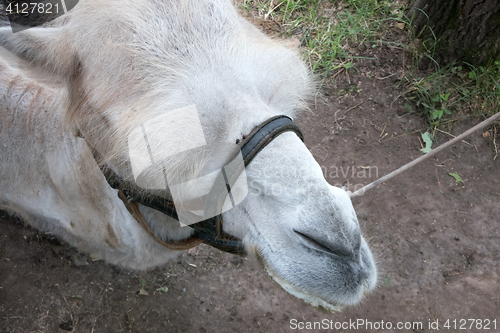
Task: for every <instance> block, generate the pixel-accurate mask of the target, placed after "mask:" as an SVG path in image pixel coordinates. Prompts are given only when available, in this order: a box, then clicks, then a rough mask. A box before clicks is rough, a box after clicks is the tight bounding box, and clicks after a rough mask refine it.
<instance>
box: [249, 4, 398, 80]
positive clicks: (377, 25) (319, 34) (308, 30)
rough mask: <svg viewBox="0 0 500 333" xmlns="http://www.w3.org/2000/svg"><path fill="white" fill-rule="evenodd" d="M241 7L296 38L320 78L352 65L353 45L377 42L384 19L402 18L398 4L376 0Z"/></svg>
mask: <svg viewBox="0 0 500 333" xmlns="http://www.w3.org/2000/svg"><path fill="white" fill-rule="evenodd" d="M243 6H244V8H245V9H246V10H248V11H254V12H257V13H258V15H259V16H260V17H263V18H265V19H268V20H273V21H274V22H276V23H278V24H279V26H280V34H281V35H282V37H294V36H295V37H298V38H299V39H300V40H301V42H302V45H304V46H305V57H306V60H307V62H308V63H309V65H310V67H311V70H312V71H313V72H314V73H316V74H318V75H319V76H320V77H323V78H326V77H327V76H328V74H330V73H331V72H332V71H337V70H340V69H349V68H351V67H353V59H355V58H356V56H355V55H354V53H355V50H356V47H357V46H359V45H362V44H367V45H368V47H376V46H377V45H380V43H381V42H380V37H381V35H382V34H383V31H384V30H385V29H386V27H387V26H388V24H387V21H389V20H393V19H398V20H399V19H401V17H402V14H401V8H400V6H399V5H397V4H395V3H393V2H388V1H377V0H349V1H325V0H323V1H321V0H253V1H250V0H246V1H244V2H243ZM364 47H366V46H364Z"/></svg>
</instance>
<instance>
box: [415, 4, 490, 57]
mask: <svg viewBox="0 0 500 333" xmlns="http://www.w3.org/2000/svg"><path fill="white" fill-rule="evenodd" d="M424 13H425V14H424ZM409 17H412V18H413V27H414V28H415V31H416V35H415V38H417V39H420V40H422V42H423V43H424V45H425V46H426V47H427V48H431V49H432V46H433V44H434V42H436V44H435V52H434V55H433V56H434V58H435V60H437V61H438V62H440V63H442V64H445V63H449V62H450V61H453V60H458V61H462V62H463V61H465V62H468V63H470V64H472V65H475V66H480V65H486V64H487V63H488V62H490V61H494V60H498V59H499V58H500V1H499V0H413V1H412V4H411V6H410V10H409ZM434 36H435V37H434Z"/></svg>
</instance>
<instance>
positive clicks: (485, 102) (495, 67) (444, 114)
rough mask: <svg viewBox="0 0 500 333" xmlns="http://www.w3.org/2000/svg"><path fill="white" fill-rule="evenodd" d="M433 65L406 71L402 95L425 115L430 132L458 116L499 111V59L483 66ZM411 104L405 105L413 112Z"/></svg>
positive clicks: (450, 122) (488, 113) (489, 113)
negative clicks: (428, 69)
mask: <svg viewBox="0 0 500 333" xmlns="http://www.w3.org/2000/svg"><path fill="white" fill-rule="evenodd" d="M435 66H436V68H435V69H433V70H431V71H421V70H418V69H416V68H414V69H413V70H411V71H408V72H407V73H406V75H405V80H406V83H405V86H406V87H405V88H406V90H405V92H404V94H403V95H404V97H405V98H406V99H407V100H408V101H410V102H414V104H415V105H416V106H417V109H418V111H420V112H422V114H423V116H424V117H426V118H427V120H428V122H429V125H430V126H431V129H432V130H433V132H435V131H436V129H441V128H443V127H444V126H445V125H448V124H452V123H453V122H454V121H456V120H457V119H460V115H462V116H464V115H465V116H466V115H470V114H472V115H475V116H480V115H483V116H489V115H493V114H495V113H497V112H500V61H493V62H491V63H490V64H489V65H487V66H484V67H483V66H481V67H474V66H472V65H470V64H467V63H465V64H463V65H457V64H456V63H451V64H449V65H447V66H445V67H438V66H437V65H435ZM410 105H411V103H407V108H408V109H409V110H410V111H413V110H412V108H411V106H410Z"/></svg>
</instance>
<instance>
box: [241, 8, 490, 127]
mask: <svg viewBox="0 0 500 333" xmlns="http://www.w3.org/2000/svg"><path fill="white" fill-rule="evenodd" d="M241 1H242V6H243V8H244V9H246V10H247V11H249V12H251V13H252V14H254V15H255V14H257V16H259V17H260V18H264V19H266V20H269V21H273V22H275V23H276V24H277V26H278V27H279V34H280V36H281V37H284V38H288V37H296V38H299V39H300V41H301V43H302V46H303V48H302V49H303V51H304V57H305V59H306V61H307V62H308V63H309V65H310V68H311V70H312V71H313V72H314V73H315V74H316V75H317V76H318V77H319V78H320V79H322V80H321V82H323V81H324V80H325V79H326V78H328V77H335V76H336V74H338V73H340V72H341V71H344V70H345V71H346V72H347V71H348V70H349V69H351V68H353V67H354V64H355V59H356V58H359V57H358V56H356V54H357V53H361V54H362V53H365V54H366V52H363V51H366V49H367V48H374V49H375V48H377V47H378V46H380V45H384V44H385V45H388V46H390V47H399V48H403V49H405V50H406V51H408V52H409V53H410V54H411V61H412V64H413V66H412V68H411V69H410V70H407V71H406V73H405V75H404V78H403V80H402V81H401V82H402V83H401V84H402V85H403V86H402V88H403V90H404V93H403V94H402V97H403V98H406V99H407V101H408V102H407V107H408V109H409V110H410V111H418V112H421V113H422V114H423V116H424V117H426V118H427V120H428V121H429V125H430V127H431V129H432V130H433V131H434V132H435V130H436V129H438V128H441V127H443V126H444V125H446V124H450V123H453V121H454V120H456V119H459V118H460V117H459V115H462V114H465V115H468V114H471V112H472V114H476V115H490V114H494V113H496V112H499V111H500V59H498V61H492V62H491V63H490V64H489V65H488V66H484V67H474V66H472V65H469V64H462V65H457V64H455V63H452V64H449V65H448V66H445V67H440V66H439V64H438V63H437V62H436V61H435V60H434V56H435V55H434V52H435V50H436V39H435V37H434V38H431V39H428V40H420V39H419V38H420V37H419V36H422V35H426V34H423V31H419V32H417V31H411V18H408V17H406V16H405V15H404V13H405V11H406V8H405V7H404V6H403V5H402V4H400V3H399V2H398V1H389V0H388V1H381V0H241ZM398 24H401V25H403V27H405V28H410V32H409V35H408V36H409V38H408V40H407V43H406V44H395V43H393V42H390V41H388V39H387V38H385V37H384V36H385V35H390V32H389V28H388V27H391V26H392V27H393V26H394V25H398ZM427 29H429V28H427ZM388 32H389V33H388ZM427 35H430V36H434V34H433V33H432V31H431V33H430V34H427ZM359 51H361V52H359ZM424 63H426V64H427V65H426V66H422V64H424ZM424 67H426V68H424ZM422 68H424V70H422ZM351 70H352V69H351ZM411 105H413V107H412V106H411ZM415 105H416V110H413V109H414V107H415Z"/></svg>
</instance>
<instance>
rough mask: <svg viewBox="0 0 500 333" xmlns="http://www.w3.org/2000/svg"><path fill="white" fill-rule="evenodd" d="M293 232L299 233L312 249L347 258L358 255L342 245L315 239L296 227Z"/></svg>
mask: <svg viewBox="0 0 500 333" xmlns="http://www.w3.org/2000/svg"><path fill="white" fill-rule="evenodd" d="M293 232H294V233H296V234H297V235H299V236H300V237H301V238H302V240H303V241H304V242H305V243H306V245H307V246H308V247H310V248H312V249H315V250H318V251H322V252H327V253H330V254H333V255H336V256H338V257H345V258H351V257H353V256H355V257H356V254H353V253H352V251H350V250H348V249H346V248H344V247H342V246H339V245H336V244H326V243H325V242H322V241H319V240H317V239H314V238H313V237H311V236H309V235H307V234H304V233H302V232H300V231H298V230H295V229H293Z"/></svg>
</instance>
